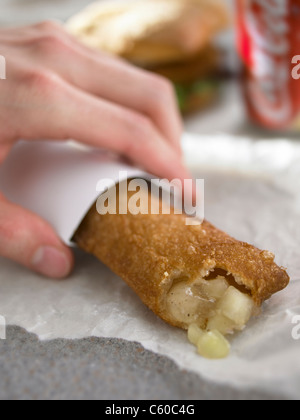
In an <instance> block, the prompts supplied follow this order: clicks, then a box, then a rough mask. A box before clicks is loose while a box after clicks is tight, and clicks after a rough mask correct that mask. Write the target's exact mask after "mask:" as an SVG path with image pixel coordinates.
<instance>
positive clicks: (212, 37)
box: [0, 0, 268, 137]
mask: <svg viewBox="0 0 300 420" xmlns="http://www.w3.org/2000/svg"><path fill="white" fill-rule="evenodd" d="M140 1H142V2H144V0H140ZM146 1H147V0H146ZM171 1H172V0H171ZM100 2H101V0H100ZM121 2H123V3H124V4H126V3H131V1H130V0H121ZM90 3H91V1H90V0H0V6H1V13H0V25H1V27H4V26H17V25H22V24H30V23H33V22H37V21H40V20H45V19H57V20H60V21H63V22H64V23H65V22H66V21H68V20H69V19H70V18H71V17H72V16H74V15H77V14H78V13H79V12H80V11H82V9H84V8H85V7H86V6H87V5H89V4H90ZM102 3H106V4H107V3H111V4H113V3H115V0H105V1H102ZM118 3H120V0H118ZM186 3H188V1H187V2H186ZM221 3H223V8H224V9H221V10H217V11H216V9H213V10H207V9H206V10H204V11H203V10H202V9H201V8H200V10H199V13H200V14H201V13H202V15H203V16H202V19H203V22H204V23H207V22H209V21H210V20H212V18H215V21H214V22H213V24H214V25H215V26H214V27H213V28H211V29H209V27H207V26H209V25H207V26H206V30H207V34H206V35H205V34H204V35H203V38H204V39H203V40H198V42H199V45H198V46H197V45H196V48H195V52H192V53H190V52H188V54H185V53H186V52H185V51H184V48H185V45H182V51H181V52H180V54H181V56H180V55H179V56H177V57H176V56H173V57H172V54H171V55H168V51H167V50H166V51H161V52H157V57H156V59H155V57H153V56H152V57H151V59H150V60H144V59H145V57H141V59H140V60H139V57H138V56H139V54H141V53H142V51H145V49H146V50H147V46H146V48H142V45H141V46H138V48H136V51H135V56H134V57H133V59H132V57H130V56H129V57H128V59H129V60H130V61H133V62H135V63H136V64H138V65H142V66H145V67H147V68H149V69H150V70H153V71H156V72H158V73H160V74H163V75H165V76H167V77H169V78H171V79H172V80H173V81H174V83H175V86H176V91H177V94H178V100H179V104H180V106H181V109H182V111H183V114H184V117H185V126H186V130H187V131H189V132H193V133H201V134H202V133H203V134H209V133H216V132H225V133H229V134H247V135H249V134H250V135H251V136H259V137H261V136H265V135H268V134H267V133H265V132H263V131H261V130H258V129H257V128H254V127H253V125H252V124H249V121H248V118H247V114H246V111H245V106H244V100H243V96H242V92H241V88H240V82H239V74H240V70H241V65H240V62H239V59H238V57H237V53H236V48H235V25H234V22H235V7H234V4H235V0H223V1H222V0H221ZM224 10H225V11H226V13H228V16H229V17H227V18H226V17H225V15H224V13H225V12H224ZM188 18H189V16H187V19H188ZM157 19H160V17H159V16H158V17H157ZM199 19H201V16H199ZM75 20H76V19H75ZM105 23H106V24H107V22H105ZM182 23H183V22H181V23H180V22H178V23H176V24H175V27H176V25H177V24H179V26H180V25H181V24H182ZM109 24H112V25H114V24H115V22H111V23H109ZM193 24H194V25H196V22H195V23H192V24H191V25H193ZM72 25H73V26H75V29H74V28H71V32H72V30H73V32H75V33H76V30H77V32H78V28H76V22H75V23H74V19H73V23H72ZM72 25H71V26H72ZM99 25H100V23H99ZM173 26H174V25H173ZM185 28H186V30H187V31H189V29H190V25H189V24H186V26H185ZM80 29H81V31H82V30H83V29H84V25H83V28H80ZM172 29H174V27H173V28H172ZM166 30H170V27H168V26H166ZM175 30H176V28H175ZM184 33H185V32H184V25H181V27H180V28H179V33H178V34H177V37H179V38H178V40H179V41H180V39H182V34H183V36H184ZM79 35H80V31H79ZM81 35H82V33H81ZM98 36H102V34H100V35H99V33H98ZM120 36H124V34H123V33H122V34H121V35H120ZM174 36H175V39H174V40H173V41H174V42H176V34H175V35H174ZM180 37H181V38H180ZM79 38H80V36H79ZM81 38H82V37H81ZM178 40H177V41H178ZM183 44H184V43H183ZM148 47H149V45H148ZM164 53H166V55H167V56H166V58H165V59H164ZM146 58H147V57H146ZM148 58H149V57H148ZM143 60H144V62H143Z"/></svg>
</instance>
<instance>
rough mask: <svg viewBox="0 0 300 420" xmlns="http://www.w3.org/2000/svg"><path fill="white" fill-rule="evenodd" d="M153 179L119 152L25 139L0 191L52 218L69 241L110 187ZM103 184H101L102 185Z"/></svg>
mask: <svg viewBox="0 0 300 420" xmlns="http://www.w3.org/2000/svg"><path fill="white" fill-rule="evenodd" d="M127 177H128V178H139V177H140V178H147V179H148V178H150V177H151V176H150V175H149V174H146V173H145V172H143V171H141V170H138V169H136V168H133V167H132V166H130V165H129V164H126V162H125V160H122V159H120V158H118V157H117V156H116V155H114V154H112V153H109V152H106V151H103V150H102V151H99V150H98V151H97V150H93V149H91V148H87V147H83V146H80V145H79V144H77V143H75V142H67V143H65V144H61V143H59V144H58V143H54V142H49V141H48V142H47V141H44V142H38V143H33V142H25V141H23V142H20V143H19V144H17V146H15V148H14V149H13V151H12V153H11V154H10V156H9V158H8V159H7V160H6V161H5V163H4V164H3V165H2V166H1V167H0V191H2V193H3V194H4V195H5V196H6V197H7V198H8V199H9V200H10V201H13V202H14V203H17V204H19V205H21V206H22V207H25V208H26V209H28V210H31V211H33V212H35V213H37V214H39V215H40V216H42V217H43V218H44V219H45V220H47V221H48V222H49V223H50V224H51V225H52V226H53V227H54V228H55V230H56V231H57V232H58V233H59V235H60V237H61V238H62V239H63V240H64V241H65V242H66V243H68V244H71V242H70V241H71V239H72V237H73V235H74V233H75V231H76V230H77V228H78V227H79V225H80V223H81V221H82V219H83V218H84V216H85V215H86V213H87V212H88V210H89V209H90V207H91V206H92V204H93V203H94V202H95V201H96V199H97V198H98V196H99V195H100V194H101V193H103V192H104V191H105V188H104V184H105V183H104V184H103V185H102V186H100V183H99V181H101V180H102V181H103V180H106V179H107V180H108V181H110V180H111V181H110V182H108V183H107V186H109V187H111V186H113V185H114V184H115V183H118V182H122V181H125V180H126V178H127ZM99 187H100V188H99Z"/></svg>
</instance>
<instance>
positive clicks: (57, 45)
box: [35, 32, 67, 54]
mask: <svg viewBox="0 0 300 420" xmlns="http://www.w3.org/2000/svg"><path fill="white" fill-rule="evenodd" d="M35 43H36V46H37V47H38V48H39V49H40V50H41V51H42V52H43V53H45V54H49V53H52V52H55V53H57V52H59V51H61V50H65V49H66V48H67V43H66V42H65V40H64V38H63V37H62V36H61V35H60V34H58V33H57V34H56V33H50V32H49V33H45V34H42V35H40V36H39V38H38V39H37V40H36V41H35Z"/></svg>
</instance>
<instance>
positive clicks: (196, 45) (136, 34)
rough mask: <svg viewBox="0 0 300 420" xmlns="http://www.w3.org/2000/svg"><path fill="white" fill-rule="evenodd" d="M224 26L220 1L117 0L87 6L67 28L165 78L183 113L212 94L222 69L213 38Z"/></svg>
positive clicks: (224, 10)
mask: <svg viewBox="0 0 300 420" xmlns="http://www.w3.org/2000/svg"><path fill="white" fill-rule="evenodd" d="M229 22H230V19H229V14H228V10H227V8H226V6H225V5H224V2H223V1H222V0H129V1H126V2H124V1H120V0H119V1H118V0H117V1H104V2H98V3H94V4H92V5H90V6H89V7H88V8H86V9H85V10H83V11H82V12H80V13H78V14H77V15H75V16H74V17H72V18H71V19H69V21H68V22H67V23H66V28H67V30H68V31H69V32H70V33H71V34H73V35H74V36H75V37H77V38H78V39H79V40H80V41H81V42H83V43H84V44H85V45H87V46H89V47H91V48H94V49H96V50H101V51H106V52H108V53H111V54H114V55H117V56H120V57H122V58H124V59H126V60H128V61H129V62H131V63H133V64H135V65H137V66H140V67H142V68H144V69H147V70H150V71H153V72H155V73H157V74H160V75H162V76H165V77H167V78H169V79H170V80H171V81H172V82H173V83H174V85H175V88H176V92H177V94H178V100H179V105H180V107H181V110H182V112H183V113H188V112H192V111H194V110H196V109H199V108H202V107H204V106H206V105H208V104H209V103H211V101H212V100H213V99H214V98H215V96H216V93H217V91H218V86H219V79H220V74H221V72H222V65H221V53H220V51H219V49H218V48H217V47H216V45H215V43H214V38H215V35H216V34H218V33H219V32H220V31H222V30H223V29H225V28H227V27H228V25H229Z"/></svg>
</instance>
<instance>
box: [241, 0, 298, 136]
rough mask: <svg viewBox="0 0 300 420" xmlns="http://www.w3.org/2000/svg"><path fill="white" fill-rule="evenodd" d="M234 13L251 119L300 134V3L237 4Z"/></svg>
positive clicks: (262, 0)
mask: <svg viewBox="0 0 300 420" xmlns="http://www.w3.org/2000/svg"><path fill="white" fill-rule="evenodd" d="M237 12H238V13H237V18H238V49H239V53H240V55H241V57H242V60H243V63H244V65H245V79H244V87H245V94H246V101H247V106H248V110H249V114H250V117H251V119H252V120H253V121H254V122H256V123H257V124H259V125H261V126H263V127H266V128H268V129H271V130H280V131H293V132H300V0H237Z"/></svg>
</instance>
